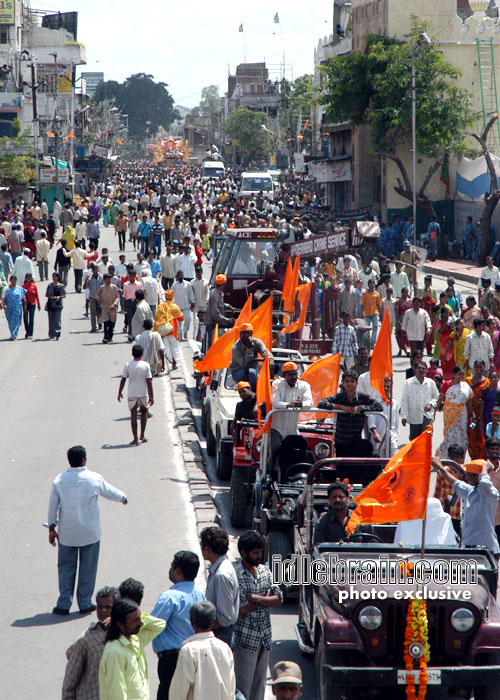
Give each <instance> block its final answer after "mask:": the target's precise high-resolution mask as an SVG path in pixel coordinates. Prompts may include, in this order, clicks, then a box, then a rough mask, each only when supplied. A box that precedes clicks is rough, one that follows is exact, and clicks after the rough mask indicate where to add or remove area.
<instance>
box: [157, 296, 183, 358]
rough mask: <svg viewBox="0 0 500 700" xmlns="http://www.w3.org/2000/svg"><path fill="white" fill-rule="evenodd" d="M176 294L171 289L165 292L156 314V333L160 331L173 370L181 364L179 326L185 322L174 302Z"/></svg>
mask: <svg viewBox="0 0 500 700" xmlns="http://www.w3.org/2000/svg"><path fill="white" fill-rule="evenodd" d="M173 298H174V293H173V291H172V290H171V289H167V290H166V291H165V301H163V302H162V303H161V304H159V305H158V308H157V309H156V313H155V325H154V326H153V330H154V331H158V333H159V334H160V335H161V337H162V340H163V347H164V348H165V357H166V358H167V360H168V361H169V362H171V363H172V369H177V362H180V359H181V355H180V350H179V341H178V340H177V338H178V331H177V324H178V323H179V321H184V316H183V314H182V312H181V310H180V309H179V307H178V306H177V304H174V301H173Z"/></svg>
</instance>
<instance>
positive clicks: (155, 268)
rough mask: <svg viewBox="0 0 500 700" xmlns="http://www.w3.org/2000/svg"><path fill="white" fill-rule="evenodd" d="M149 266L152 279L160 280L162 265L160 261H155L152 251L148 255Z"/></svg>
mask: <svg viewBox="0 0 500 700" xmlns="http://www.w3.org/2000/svg"><path fill="white" fill-rule="evenodd" d="M148 264H149V267H150V268H151V277H152V278H153V279H155V280H156V279H158V273H159V274H160V276H161V265H160V263H159V262H158V260H155V258H154V253H153V251H152V250H150V251H149V253H148Z"/></svg>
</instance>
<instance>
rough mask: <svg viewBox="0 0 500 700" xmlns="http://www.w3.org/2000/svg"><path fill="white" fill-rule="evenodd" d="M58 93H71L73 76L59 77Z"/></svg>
mask: <svg viewBox="0 0 500 700" xmlns="http://www.w3.org/2000/svg"><path fill="white" fill-rule="evenodd" d="M0 2H1V0H0ZM58 92H71V75H70V74H69V73H63V74H62V75H60V76H59V80H58Z"/></svg>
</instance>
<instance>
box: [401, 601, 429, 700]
mask: <svg viewBox="0 0 500 700" xmlns="http://www.w3.org/2000/svg"><path fill="white" fill-rule="evenodd" d="M414 642H418V643H419V644H421V645H422V646H423V648H424V653H423V654H422V656H421V657H420V659H418V663H419V669H420V678H419V689H418V696H417V694H416V692H415V679H414V677H413V675H412V674H411V673H408V674H407V677H406V698H407V700H425V696H426V694H427V664H428V662H429V659H430V648H429V634H428V624H427V605H426V603H425V600H418V599H416V600H411V601H410V604H409V606H408V612H407V613H406V630H405V643H404V661H405V668H406V670H407V671H413V661H414V659H413V657H412V656H410V651H409V650H410V646H411V645H412V644H413V643H414Z"/></svg>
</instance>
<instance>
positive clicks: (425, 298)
mask: <svg viewBox="0 0 500 700" xmlns="http://www.w3.org/2000/svg"><path fill="white" fill-rule="evenodd" d="M436 304H437V301H436V299H435V298H434V297H433V296H432V291H431V288H430V287H426V288H425V289H424V293H423V295H422V296H421V297H420V306H421V308H422V309H424V311H427V313H428V314H429V318H430V319H431V323H432V325H434V323H435V318H434V307H435V306H436ZM433 343H434V334H433V333H429V335H427V336H426V340H425V347H426V350H427V354H428V355H432V344H433Z"/></svg>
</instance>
